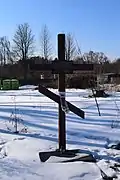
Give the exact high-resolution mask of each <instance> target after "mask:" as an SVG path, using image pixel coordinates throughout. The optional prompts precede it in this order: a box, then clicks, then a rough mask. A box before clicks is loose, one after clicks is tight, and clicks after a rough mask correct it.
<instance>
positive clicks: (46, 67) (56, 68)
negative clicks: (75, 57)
mask: <svg viewBox="0 0 120 180" xmlns="http://www.w3.org/2000/svg"><path fill="white" fill-rule="evenodd" d="M29 69H30V70H31V71H52V72H58V73H59V72H69V71H70V72H73V71H76V70H79V71H89V72H90V71H93V69H94V66H93V64H77V63H76V64H75V63H73V62H71V61H70V62H69V61H61V62H54V61H53V62H52V63H47V64H39V63H33V62H32V63H30V64H29Z"/></svg>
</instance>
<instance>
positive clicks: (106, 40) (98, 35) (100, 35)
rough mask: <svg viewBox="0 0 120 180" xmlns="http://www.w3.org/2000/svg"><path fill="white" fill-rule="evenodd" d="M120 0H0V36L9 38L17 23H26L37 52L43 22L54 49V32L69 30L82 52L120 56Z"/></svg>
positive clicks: (12, 34) (55, 38)
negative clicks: (33, 38)
mask: <svg viewBox="0 0 120 180" xmlns="http://www.w3.org/2000/svg"><path fill="white" fill-rule="evenodd" d="M119 9H120V0H0V37H1V36H7V37H8V38H9V39H10V40H12V38H13V36H14V33H15V31H16V28H17V25H18V24H22V23H25V22H27V23H28V24H29V25H30V27H31V29H32V31H33V34H34V35H35V39H36V45H37V51H39V39H40V32H41V28H42V27H43V26H44V24H46V25H47V26H48V28H49V31H50V34H51V41H52V44H53V47H54V51H55V50H56V45H57V34H58V33H65V34H67V33H69V32H70V33H72V34H73V35H74V37H75V39H76V40H77V42H78V44H79V46H80V48H81V51H82V53H84V52H88V51H90V50H93V51H97V52H104V53H105V54H106V55H107V56H108V57H110V58H112V59H114V58H118V57H120V10H119Z"/></svg>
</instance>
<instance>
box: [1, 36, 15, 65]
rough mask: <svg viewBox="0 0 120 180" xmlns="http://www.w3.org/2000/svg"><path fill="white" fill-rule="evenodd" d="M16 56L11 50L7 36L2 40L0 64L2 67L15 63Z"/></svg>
mask: <svg viewBox="0 0 120 180" xmlns="http://www.w3.org/2000/svg"><path fill="white" fill-rule="evenodd" d="M13 61H14V54H13V52H12V49H11V45H10V41H9V40H8V39H7V37H6V36H3V37H1V38H0V62H1V65H4V64H7V63H13Z"/></svg>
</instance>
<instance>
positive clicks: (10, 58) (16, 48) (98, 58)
mask: <svg viewBox="0 0 120 180" xmlns="http://www.w3.org/2000/svg"><path fill="white" fill-rule="evenodd" d="M39 42H40V43H39V52H40V56H41V57H43V58H44V59H48V60H49V59H52V56H53V45H52V40H51V34H50V31H49V29H48V27H47V25H44V26H43V27H42V28H41V32H40V38H39ZM34 51H35V36H34V35H33V32H32V29H31V28H30V26H29V24H28V23H24V24H20V25H18V26H17V29H16V32H15V34H14V37H13V41H12V43H11V42H10V41H9V40H8V38H7V37H6V36H4V37H1V38H0V63H1V65H4V64H7V63H14V62H16V61H17V60H18V59H20V60H22V61H23V62H24V61H25V60H26V59H27V58H29V57H30V56H31V55H33V54H34ZM65 58H66V60H67V61H70V60H76V61H78V62H80V63H84V62H87V63H99V64H103V63H105V62H107V61H108V58H107V56H105V54H104V53H102V52H93V51H89V52H88V53H84V54H81V50H80V47H79V45H78V43H77V41H76V40H75V38H74V36H73V35H72V33H67V35H66V51H65Z"/></svg>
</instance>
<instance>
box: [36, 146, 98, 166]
mask: <svg viewBox="0 0 120 180" xmlns="http://www.w3.org/2000/svg"><path fill="white" fill-rule="evenodd" d="M39 158H40V161H41V162H46V161H48V162H61V163H65V162H66V163H67V162H75V161H83V162H93V163H95V162H96V159H95V158H94V157H93V155H92V154H87V153H84V154H83V153H81V152H80V150H79V149H73V150H64V151H60V150H59V149H58V150H56V151H47V152H39Z"/></svg>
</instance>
